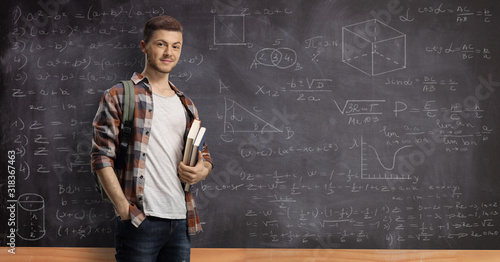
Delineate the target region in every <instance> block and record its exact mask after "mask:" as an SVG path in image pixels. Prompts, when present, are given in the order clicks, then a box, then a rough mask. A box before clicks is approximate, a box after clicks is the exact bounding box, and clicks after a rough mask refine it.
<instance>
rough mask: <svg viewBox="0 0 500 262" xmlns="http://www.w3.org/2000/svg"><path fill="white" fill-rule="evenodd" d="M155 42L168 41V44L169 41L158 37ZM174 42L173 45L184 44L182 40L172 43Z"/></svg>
mask: <svg viewBox="0 0 500 262" xmlns="http://www.w3.org/2000/svg"><path fill="white" fill-rule="evenodd" d="M153 42H163V43H167V44H168V42H167V41H165V40H163V39H156V40H154V41H153ZM172 44H173V45H177V44H181V45H182V42H179V41H177V42H175V43H172Z"/></svg>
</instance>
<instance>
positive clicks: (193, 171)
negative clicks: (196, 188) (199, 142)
mask: <svg viewBox="0 0 500 262" xmlns="http://www.w3.org/2000/svg"><path fill="white" fill-rule="evenodd" d="M211 171H212V164H210V162H205V161H203V156H202V155H201V151H198V162H197V163H196V165H195V166H188V165H186V164H184V163H182V161H181V162H180V163H179V165H178V166H177V172H178V173H179V179H180V180H181V182H184V183H186V184H189V185H194V184H196V183H198V182H200V181H202V180H203V179H205V178H206V177H207V176H208V174H210V172H211Z"/></svg>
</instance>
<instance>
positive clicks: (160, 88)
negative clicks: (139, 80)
mask: <svg viewBox="0 0 500 262" xmlns="http://www.w3.org/2000/svg"><path fill="white" fill-rule="evenodd" d="M141 75H142V76H144V77H146V78H147V79H148V82H149V84H150V85H151V87H152V88H153V92H155V93H157V94H160V95H164V96H171V95H173V90H172V88H171V87H170V83H169V81H168V76H169V74H162V73H158V72H155V71H153V70H147V68H146V69H144V71H143V72H142V73H141Z"/></svg>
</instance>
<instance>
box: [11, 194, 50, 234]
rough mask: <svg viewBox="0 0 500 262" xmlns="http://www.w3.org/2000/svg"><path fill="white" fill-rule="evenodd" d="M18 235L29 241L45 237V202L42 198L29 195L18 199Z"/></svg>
mask: <svg viewBox="0 0 500 262" xmlns="http://www.w3.org/2000/svg"><path fill="white" fill-rule="evenodd" d="M16 218H17V235H18V236H19V237H20V238H22V239H24V240H28V241H35V240H38V239H40V238H42V237H43V236H45V201H44V199H43V197H42V196H40V195H37V194H33V193H27V194H23V195H21V196H19V198H18V199H17V216H16Z"/></svg>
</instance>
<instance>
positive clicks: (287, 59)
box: [255, 47, 297, 69]
mask: <svg viewBox="0 0 500 262" xmlns="http://www.w3.org/2000/svg"><path fill="white" fill-rule="evenodd" d="M255 63H258V64H261V65H264V66H271V67H277V68H279V69H287V68H289V67H292V66H294V65H295V64H296V63H297V53H296V52H295V51H294V50H292V49H290V48H287V47H280V48H264V49H261V50H260V51H259V52H257V53H256V54H255Z"/></svg>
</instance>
